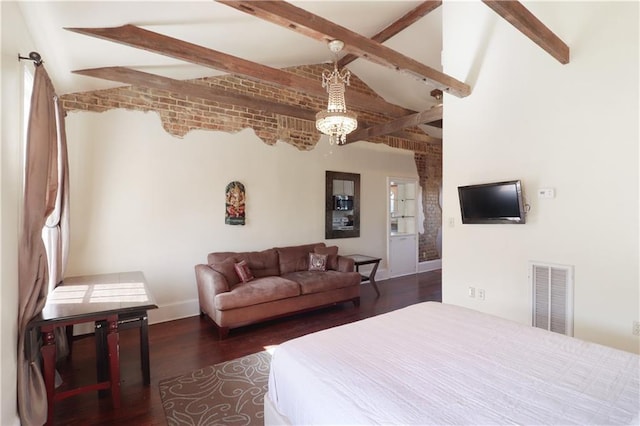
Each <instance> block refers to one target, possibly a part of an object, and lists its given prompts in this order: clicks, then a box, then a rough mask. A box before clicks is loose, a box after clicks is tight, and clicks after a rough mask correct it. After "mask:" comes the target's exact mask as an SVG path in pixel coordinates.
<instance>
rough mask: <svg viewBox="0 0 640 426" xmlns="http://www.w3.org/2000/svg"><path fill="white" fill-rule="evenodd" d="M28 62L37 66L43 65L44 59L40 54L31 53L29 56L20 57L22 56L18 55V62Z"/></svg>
mask: <svg viewBox="0 0 640 426" xmlns="http://www.w3.org/2000/svg"><path fill="white" fill-rule="evenodd" d="M23 59H24V60H28V61H33V63H34V64H35V65H36V66H39V65H42V57H41V56H40V54H39V53H38V52H29V56H28V57H27V56H20V54H19V53H18V60H19V61H21V60H23Z"/></svg>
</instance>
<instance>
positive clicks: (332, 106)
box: [316, 40, 358, 145]
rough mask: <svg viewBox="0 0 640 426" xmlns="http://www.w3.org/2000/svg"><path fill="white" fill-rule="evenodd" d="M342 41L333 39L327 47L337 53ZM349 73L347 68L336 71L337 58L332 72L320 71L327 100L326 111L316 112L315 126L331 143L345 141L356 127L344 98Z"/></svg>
mask: <svg viewBox="0 0 640 426" xmlns="http://www.w3.org/2000/svg"><path fill="white" fill-rule="evenodd" d="M343 46H344V43H343V42H341V41H340V40H333V41H331V42H330V43H329V49H330V50H331V51H332V52H334V53H337V52H339V51H340V50H342V47H343ZM350 77H351V73H350V72H349V70H347V69H343V70H342V72H340V71H338V60H337V58H336V59H335V61H334V64H333V71H332V72H327V71H325V72H323V73H322V87H326V88H327V93H328V94H329V101H328V104H327V109H326V111H320V112H318V113H317V114H316V128H317V129H318V130H319V131H320V132H322V133H324V134H325V135H328V136H329V143H331V144H332V145H333V144H334V143H335V144H338V145H343V144H344V143H345V142H346V141H347V135H348V134H349V133H351V132H353V131H354V130H355V129H356V128H357V127H358V120H357V115H356V114H355V113H354V112H352V111H347V105H346V102H345V100H344V91H345V85H346V86H348V85H349V78H350Z"/></svg>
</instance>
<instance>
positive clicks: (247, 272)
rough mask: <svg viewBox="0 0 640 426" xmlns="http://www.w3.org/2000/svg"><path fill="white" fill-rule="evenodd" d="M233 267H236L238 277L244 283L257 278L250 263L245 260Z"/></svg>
mask: <svg viewBox="0 0 640 426" xmlns="http://www.w3.org/2000/svg"><path fill="white" fill-rule="evenodd" d="M233 267H234V268H235V269H236V274H238V278H240V281H242V282H243V283H248V282H249V281H251V280H252V279H254V278H255V277H254V276H253V274H252V273H251V269H249V265H247V262H245V261H244V260H241V261H240V262H238V263H236V264H235V265H233Z"/></svg>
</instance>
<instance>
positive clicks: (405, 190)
mask: <svg viewBox="0 0 640 426" xmlns="http://www.w3.org/2000/svg"><path fill="white" fill-rule="evenodd" d="M387 183H388V185H387V189H388V194H389V196H388V199H389V202H388V204H387V206H388V210H387V211H388V218H389V220H388V245H387V246H388V262H389V265H388V266H389V277H399V276H401V275H408V274H415V273H416V272H418V235H417V229H418V226H417V225H418V222H417V210H416V208H417V203H416V197H417V193H418V192H417V189H418V181H417V180H415V179H407V178H388V182H387Z"/></svg>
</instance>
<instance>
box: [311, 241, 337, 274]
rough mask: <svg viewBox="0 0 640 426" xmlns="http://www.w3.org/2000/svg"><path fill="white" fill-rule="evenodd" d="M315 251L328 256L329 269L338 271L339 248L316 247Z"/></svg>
mask: <svg viewBox="0 0 640 426" xmlns="http://www.w3.org/2000/svg"><path fill="white" fill-rule="evenodd" d="M314 251H315V252H316V253H318V254H326V255H327V269H331V270H333V271H337V270H338V246H329V247H316V248H315V249H314Z"/></svg>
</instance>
